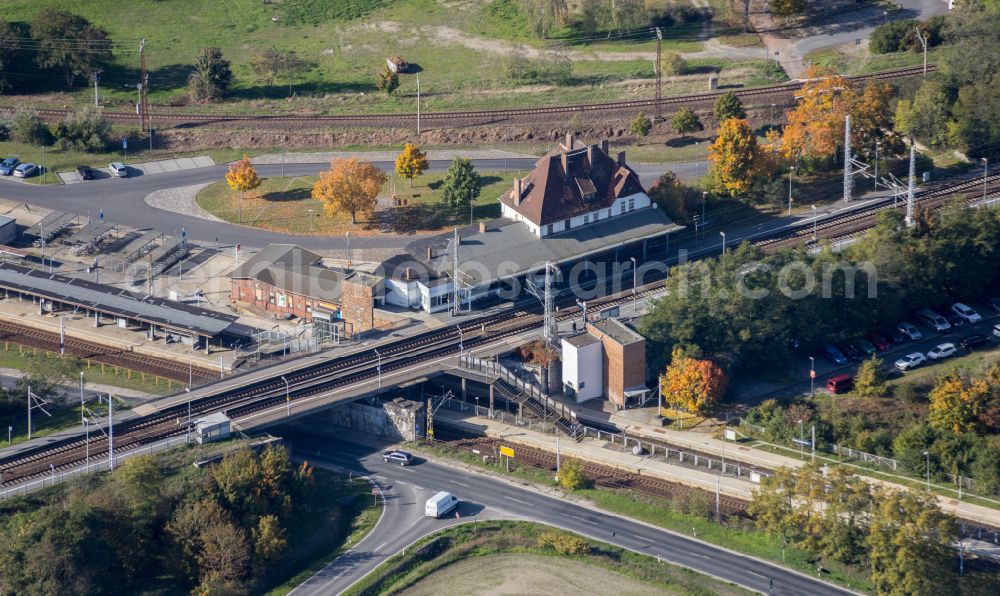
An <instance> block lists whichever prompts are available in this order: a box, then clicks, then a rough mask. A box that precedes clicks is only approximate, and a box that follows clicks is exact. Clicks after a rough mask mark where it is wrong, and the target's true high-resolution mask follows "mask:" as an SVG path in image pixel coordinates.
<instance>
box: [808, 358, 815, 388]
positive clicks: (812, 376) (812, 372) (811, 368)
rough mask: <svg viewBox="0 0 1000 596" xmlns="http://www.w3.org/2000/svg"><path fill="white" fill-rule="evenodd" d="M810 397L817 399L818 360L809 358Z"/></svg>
mask: <svg viewBox="0 0 1000 596" xmlns="http://www.w3.org/2000/svg"><path fill="white" fill-rule="evenodd" d="M809 397H816V359H815V358H813V357H812V356H810V357H809Z"/></svg>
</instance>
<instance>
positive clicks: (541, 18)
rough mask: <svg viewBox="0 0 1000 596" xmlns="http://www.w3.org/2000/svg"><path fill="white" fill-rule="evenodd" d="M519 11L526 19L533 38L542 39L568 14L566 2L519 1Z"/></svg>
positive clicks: (554, 0)
mask: <svg viewBox="0 0 1000 596" xmlns="http://www.w3.org/2000/svg"><path fill="white" fill-rule="evenodd" d="M521 9H522V10H523V11H524V13H525V15H526V16H527V17H528V22H529V23H530V24H531V29H532V31H533V32H534V33H535V36H536V37H538V38H540V39H543V38H546V37H548V36H549V31H551V30H552V28H553V27H555V26H556V25H557V24H559V23H561V22H563V21H565V19H566V17H567V15H568V14H569V7H568V6H567V5H566V0H521Z"/></svg>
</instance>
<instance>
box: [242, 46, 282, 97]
mask: <svg viewBox="0 0 1000 596" xmlns="http://www.w3.org/2000/svg"><path fill="white" fill-rule="evenodd" d="M283 66H284V54H283V53H282V52H281V51H279V50H277V49H275V48H267V49H265V50H264V51H263V52H258V53H256V54H254V55H253V56H250V70H252V71H253V73H254V76H255V77H256V79H257V82H258V83H263V84H265V85H267V89H268V91H270V90H271V85H273V84H274V80H275V79H276V78H278V76H279V75H280V74H281V72H282V67H283Z"/></svg>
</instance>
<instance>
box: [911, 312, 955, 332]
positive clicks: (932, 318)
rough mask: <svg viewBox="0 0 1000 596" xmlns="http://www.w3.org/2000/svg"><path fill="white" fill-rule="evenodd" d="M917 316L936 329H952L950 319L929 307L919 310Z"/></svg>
mask: <svg viewBox="0 0 1000 596" xmlns="http://www.w3.org/2000/svg"><path fill="white" fill-rule="evenodd" d="M917 318H918V319H920V321H921V322H922V323H924V324H925V325H927V326H928V327H930V328H931V329H933V330H934V331H947V330H949V329H951V323H949V322H948V319H946V318H944V317H942V316H941V315H939V314H937V313H936V312H934V311H933V310H931V309H929V308H924V309H922V310H918V311H917Z"/></svg>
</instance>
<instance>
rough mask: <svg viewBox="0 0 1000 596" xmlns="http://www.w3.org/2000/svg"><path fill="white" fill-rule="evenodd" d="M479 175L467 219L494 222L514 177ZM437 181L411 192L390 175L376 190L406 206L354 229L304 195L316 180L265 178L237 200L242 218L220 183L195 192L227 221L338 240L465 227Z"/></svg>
mask: <svg viewBox="0 0 1000 596" xmlns="http://www.w3.org/2000/svg"><path fill="white" fill-rule="evenodd" d="M479 175H480V179H481V180H482V184H483V186H482V190H481V191H480V194H479V196H478V197H477V198H476V201H475V203H474V207H473V208H474V212H473V214H472V215H473V217H474V219H475V220H476V221H480V220H490V219H495V218H497V217H499V216H500V203H499V202H498V201H497V197H498V196H500V194H501V193H503V192H504V191H505V190H507V189H508V188H510V187H511V185H512V184H513V180H514V173H513V172H480V173H479ZM443 179H444V172H431V173H427V174H424V175H423V176H420V177H419V178H417V179H416V180H414V182H413V187H412V188H411V187H410V186H409V184H408V183H407V182H406V181H405V180H403V179H400V178H398V177H396V176H390V177H389V181H388V182H387V183H386V185H385V187H383V189H382V191H383V195H385V196H390V195H391V194H392V193H395V196H396V197H397V198H399V199H403V200H405V201H406V202H407V205H406V206H403V207H398V208H387V209H386V210H384V211H380V212H377V213H376V217H375V218H373V219H374V220H375V221H361V220H359V221H358V224H357V225H352V224H351V217H350V215H349V214H346V213H338V214H336V215H332V216H330V215H327V213H326V211H325V210H324V208H323V204H322V203H321V202H320V201H317V200H314V199H313V198H312V197H311V196H310V193H311V189H312V186H313V184H314V183H315V182H316V178H315V177H313V176H296V177H289V178H265V179H264V180H263V183H262V184H261V186H260V188H258V189H257V190H256V191H255V192H254V197H253V198H244V199H243V206H242V215H241V209H240V204H239V203H240V200H239V195H238V194H235V193H234V192H233V191H232V190H230V189H229V187H228V186H227V185H226V183H225V181H220V182H216V183H214V184H212V185H210V186H208V187H206V188H204V189H203V190H202V191H201V192H200V193H198V205H199V206H201V208H202V209H205V210H206V211H208V212H209V213H212V214H214V215H216V216H217V217H220V218H222V219H224V220H226V221H229V222H234V223H240V222H242V223H243V224H244V225H250V226H254V227H259V228H262V229H267V230H275V231H281V232H288V233H292V234H318V235H326V236H342V235H343V234H344V233H345V232H348V231H350V232H351V234H378V233H380V230H382V229H392V230H395V231H397V232H398V233H412V232H428V231H437V230H441V229H444V228H447V227H450V226H455V225H468V223H469V212H468V210H466V209H463V210H462V211H461V212H455V211H452V210H451V209H449V208H448V207H447V206H446V205H445V204H444V203H442V200H441V183H442V180H443ZM385 226H388V227H385Z"/></svg>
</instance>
